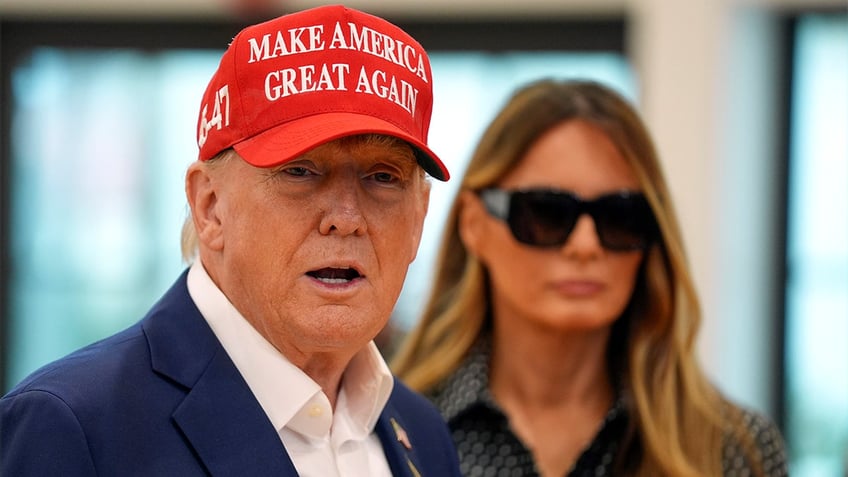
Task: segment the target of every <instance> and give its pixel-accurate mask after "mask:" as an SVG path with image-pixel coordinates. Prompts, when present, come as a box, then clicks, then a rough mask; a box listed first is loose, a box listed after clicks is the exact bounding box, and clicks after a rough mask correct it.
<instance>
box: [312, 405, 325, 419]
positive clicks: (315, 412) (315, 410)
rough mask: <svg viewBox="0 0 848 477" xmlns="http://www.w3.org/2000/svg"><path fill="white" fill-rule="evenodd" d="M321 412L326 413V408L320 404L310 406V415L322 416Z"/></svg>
mask: <svg viewBox="0 0 848 477" xmlns="http://www.w3.org/2000/svg"><path fill="white" fill-rule="evenodd" d="M321 414H324V409H323V408H322V407H321V406H320V405H318V404H313V405H311V406H309V417H320V416H321Z"/></svg>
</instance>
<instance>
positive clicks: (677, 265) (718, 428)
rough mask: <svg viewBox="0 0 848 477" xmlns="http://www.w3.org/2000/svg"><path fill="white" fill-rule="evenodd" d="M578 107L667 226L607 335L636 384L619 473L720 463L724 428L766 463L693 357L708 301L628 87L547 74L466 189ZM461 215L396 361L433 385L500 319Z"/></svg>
mask: <svg viewBox="0 0 848 477" xmlns="http://www.w3.org/2000/svg"><path fill="white" fill-rule="evenodd" d="M573 119H579V120H581V121H586V122H589V123H591V124H593V125H595V126H596V127H598V128H600V129H601V130H603V131H604V132H605V133H606V135H607V136H608V137H609V138H610V139H611V140H612V142H613V143H614V144H616V146H617V147H618V149H619V152H620V153H621V154H622V156H623V157H624V158H625V159H626V160H627V162H628V163H629V165H630V167H631V168H632V169H633V171H634V172H635V174H636V176H637V177H638V179H639V182H640V184H641V187H642V192H643V193H644V194H645V196H646V197H647V199H648V201H649V202H650V204H651V208H652V210H653V213H654V215H655V216H656V220H657V223H658V226H659V230H660V238H659V239H658V240H657V241H656V243H655V244H654V245H653V246H652V247H651V248H650V249H649V250H648V251H647V252H646V256H645V261H644V263H643V265H642V267H641V269H640V271H639V277H638V279H637V285H636V288H635V290H634V293H633V296H632V298H631V302H630V304H629V305H628V307H627V309H626V310H625V312H624V314H623V316H621V317H620V318H619V319H618V320H617V322H616V323H615V325H614V326H613V332H612V334H611V338H610V343H609V344H608V350H607V356H608V359H609V361H610V362H609V367H610V372H611V374H612V376H611V377H612V379H614V380H615V382H616V384H618V385H619V386H620V389H622V392H623V393H625V394H626V395H627V396H628V398H629V399H627V400H626V401H625V402H626V403H627V404H626V405H627V406H628V413H629V414H630V415H631V419H630V424H629V425H630V428H629V429H628V431H627V433H626V438H625V441H624V442H623V443H622V446H621V448H620V451H619V457H618V458H619V461H618V462H617V464H616V465H617V468H618V469H619V471H618V472H616V473H617V474H621V473H623V474H627V475H645V476H649V475H650V476H655V475H673V476H719V475H722V463H721V452H722V438H723V436H726V435H727V433H730V434H731V435H733V436H735V437H736V438H737V439H739V440H740V442H742V443H743V448H745V449H746V452H748V454H749V455H748V457H749V459H750V460H751V461H752V462H754V463H755V466H756V467H757V468H761V466H758V465H757V464H756V463H757V462H758V459H757V458H754V457H755V455H756V454H755V452H754V451H753V440H752V437H751V436H749V435H748V434H749V433H748V432H746V429H745V428H744V426H743V425H742V423H741V419H740V418H739V410H738V409H737V408H736V407H735V406H733V405H730V403H729V402H727V401H726V400H725V399H724V398H722V396H721V395H720V394H719V393H718V392H717V390H716V389H715V387H714V386H712V385H711V383H709V382H708V380H707V378H706V377H705V375H704V373H703V371H702V370H701V368H700V367H699V365H698V363H697V362H696V357H695V339H696V336H697V332H698V327H699V325H700V321H701V315H700V305H699V303H698V298H697V294H696V291H695V287H694V284H693V281H692V277H691V275H690V272H689V269H688V264H687V260H686V256H685V252H684V247H683V241H682V238H681V233H680V229H679V225H678V222H677V219H676V215H675V212H674V209H673V207H672V203H671V198H670V195H669V191H668V188H667V186H666V182H665V179H664V178H663V173H662V170H661V167H660V163H659V159H658V157H657V154H656V151H655V147H654V145H653V142H652V140H651V138H650V135H649V133H648V131H647V129H646V127H645V125H644V124H643V122H642V120H641V119H640V117H639V116H638V113H637V112H636V111H635V110H634V109H633V107H632V106H631V105H630V104H629V103H628V102H627V101H626V100H625V99H623V98H622V97H621V96H620V95H618V94H617V93H615V92H614V91H612V90H610V89H609V88H607V87H605V86H602V85H599V84H597V83H594V82H587V81H553V80H544V81H539V82H535V83H532V84H530V85H528V86H526V87H524V88H523V89H521V90H519V91H518V92H516V94H515V95H514V96H513V97H512V98H511V99H510V100H509V102H508V103H507V104H506V106H505V107H504V108H503V109H502V110H501V112H500V113H499V114H498V115H497V117H496V118H495V119H494V120H493V122H492V123H491V124H490V125H489V127H488V128H487V130H486V132H485V133H484V135H483V136H482V138H481V140H480V143H479V144H478V146H477V148H476V150H475V152H474V154H473V156H472V158H471V161H470V163H469V165H468V168H467V170H466V174H465V177H464V178H463V181H462V183H461V184H460V192H461V191H463V190H469V191H477V190H480V189H483V188H485V187H487V186H490V185H492V184H495V183H496V182H497V181H498V180H499V179H500V178H502V177H503V176H504V175H506V174H507V173H508V172H509V171H510V170H511V169H512V168H513V167H515V165H516V164H517V163H518V162H519V161H520V160H521V159H522V157H523V156H524V153H525V152H526V151H527V149H528V148H529V147H530V146H531V145H532V144H533V143H534V142H535V141H536V140H537V139H538V138H539V137H540V136H541V135H542V134H544V133H545V132H546V131H548V130H549V129H550V128H552V127H553V126H555V125H557V124H561V123H562V122H563V121H568V120H573ZM458 215H459V204H458V201H457V202H455V203H454V205H453V207H452V209H451V210H450V213H449V216H448V219H447V223H446V226H445V231H444V236H443V241H442V247H441V249H440V252H439V255H438V257H437V262H436V265H435V270H436V272H435V274H436V275H435V279H434V282H433V286H432V289H431V295H430V298H429V301H428V303H427V305H426V307H425V309H424V312H423V314H422V317H421V320H420V322H419V323H418V325H417V326H416V327H415V328H414V329H413V330H412V331H411V332H410V333H409V334H408V336H407V338H406V340H405V342H404V343H403V345H402V346H401V348H400V349H399V351H398V353H397V355H396V356H395V358H394V360H393V362H392V366H393V370H394V371H395V372H396V373H397V374H398V376H399V377H400V378H401V379H403V380H404V381H405V382H406V383H407V384H408V385H410V386H411V387H412V388H414V389H416V390H418V391H420V392H424V393H428V392H432V391H434V390H435V387H436V386H438V384H439V383H441V382H442V381H443V380H444V379H445V378H446V377H447V376H448V375H450V374H451V373H452V372H453V371H455V370H456V369H457V367H458V366H459V365H460V364H461V362H462V360H463V359H464V358H465V356H466V355H467V353H468V351H469V349H470V348H471V347H472V345H473V344H474V343H475V342H476V341H477V340H478V338H479V337H480V335H481V334H483V333H486V332H487V331H488V330H489V328H490V327H491V326H492V323H491V318H490V312H491V310H490V307H491V304H490V303H489V301H488V294H487V293H488V292H487V289H486V287H487V272H486V270H485V268H484V266H483V265H482V264H481V263H480V261H479V260H477V259H476V258H475V257H474V256H473V255H471V254H469V253H468V252H467V250H466V249H465V247H464V245H463V243H462V241H461V239H460V237H459V232H458Z"/></svg>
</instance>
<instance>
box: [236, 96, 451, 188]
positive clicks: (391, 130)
mask: <svg viewBox="0 0 848 477" xmlns="http://www.w3.org/2000/svg"><path fill="white" fill-rule="evenodd" d="M357 134H386V135H388V136H393V137H396V138H398V139H402V140H404V141H406V142H407V143H409V145H410V146H412V148H413V150H414V152H415V156H416V159H417V160H418V164H419V165H420V166H421V167H422V168H423V169H424V171H426V172H427V173H428V174H429V175H431V176H433V177H434V178H436V179H438V180H440V181H447V180H448V179H449V178H450V173H449V172H448V170H447V168H446V167H445V165H444V163H443V162H442V161H441V159H439V157H438V156H437V155H436V154H435V153H433V151H431V150H430V148H428V147H427V145H426V144H423V143H422V142H421V141H419V140H418V139H416V138H415V137H413V136H412V135H410V134H408V133H406V132H404V131H403V130H402V129H400V128H398V127H397V126H395V125H393V124H392V123H389V122H387V121H384V120H382V119H379V118H375V117H374V116H369V115H365V114H356V113H347V112H342V113H339V112H335V113H322V114H316V115H312V116H308V117H305V118H300V119H298V120H295V121H291V122H288V123H285V124H281V125H279V126H275V127H273V128H270V129H268V130H267V131H263V132H261V133H259V134H257V135H255V136H252V137H250V138H248V139H245V140H244V141H241V142H239V143H236V144H234V145H233V149H235V150H236V152H238V153H239V155H240V156H241V157H242V158H243V159H244V160H245V161H247V162H248V163H249V164H251V165H254V166H256V167H274V166H278V165H280V164H285V163H286V162H288V161H291V160H292V159H295V158H296V157H299V156H301V155H302V154H304V153H305V152H307V151H309V150H310V149H313V148H315V147H317V146H320V145H321V144H324V143H327V142H330V141H333V140H335V139H339V138H342V137H345V136H353V135H357Z"/></svg>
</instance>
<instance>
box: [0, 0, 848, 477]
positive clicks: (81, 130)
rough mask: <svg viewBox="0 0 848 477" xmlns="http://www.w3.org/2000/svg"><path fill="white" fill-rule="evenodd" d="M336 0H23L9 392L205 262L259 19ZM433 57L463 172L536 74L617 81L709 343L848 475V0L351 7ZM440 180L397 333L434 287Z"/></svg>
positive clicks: (7, 30) (720, 373) (786, 422)
mask: <svg viewBox="0 0 848 477" xmlns="http://www.w3.org/2000/svg"><path fill="white" fill-rule="evenodd" d="M321 3H322V2H317V1H307V0H298V1H283V0H147V1H145V2H136V1H130V0H74V1H69V0H2V1H0V249H1V250H2V253H1V254H0V391H3V392H5V391H6V390H8V389H9V388H10V387H11V386H12V385H14V384H15V383H16V382H18V381H19V380H20V379H22V378H23V377H24V376H25V375H26V374H28V373H29V372H31V371H33V370H34V369H35V368H37V367H38V366H41V365H42V364H44V363H45V362H47V361H49V360H52V359H55V358H58V357H60V356H62V355H64V354H66V353H68V352H70V351H72V350H73V349H76V348H78V347H80V346H82V345H84V344H87V343H89V342H91V341H94V340H96V339H99V338H101V337H104V336H106V335H108V334H111V333H113V332H115V331H117V330H119V329H122V328H124V327H126V326H128V325H130V324H132V323H134V322H135V321H137V320H138V319H139V318H140V317H141V316H142V315H143V314H144V312H145V311H146V310H147V309H148V308H149V307H150V305H151V304H152V303H153V302H154V301H155V300H156V299H157V298H158V297H159V296H160V295H161V294H162V293H163V292H164V291H165V289H166V288H167V287H169V286H170V284H171V283H172V282H173V280H175V278H176V276H177V274H178V273H179V272H180V271H181V270H182V269H183V268H184V267H185V264H184V263H182V261H181V259H180V253H179V230H180V227H181V225H182V221H183V219H184V217H185V214H186V205H185V198H184V194H183V188H182V185H183V182H182V181H183V173H184V171H185V168H186V167H187V165H188V164H189V163H190V162H191V161H193V160H194V159H195V157H196V154H197V148H196V145H195V142H194V141H195V132H194V129H195V124H196V117H197V109H198V106H199V101H200V96H201V94H202V91H203V88H204V87H205V84H206V81H207V80H208V79H209V77H210V76H211V74H212V72H213V71H214V69H215V68H216V66H217V61H218V59H219V57H220V55H221V53H222V52H223V50H224V48H226V45H227V43H228V42H229V40H230V39H231V38H232V37H233V36H234V35H235V33H237V32H238V31H239V30H240V29H241V28H242V27H243V26H245V25H247V24H248V23H252V22H254V21H255V20H259V19H266V18H270V17H272V16H276V15H278V14H282V13H285V12H289V11H293V10H299V9H302V8H306V7H311V6H315V5H318V4H321ZM348 5H350V6H353V7H356V8H360V9H363V10H366V11H369V12H371V13H375V14H379V15H381V16H384V17H386V18H388V19H390V20H392V21H393V22H395V23H397V24H399V25H401V26H402V27H403V28H404V29H406V30H407V31H408V32H410V33H411V34H412V35H413V36H414V37H416V38H417V39H418V40H419V41H420V42H421V43H422V45H423V46H424V47H425V48H426V49H427V50H428V51H429V52H430V53H431V58H432V64H433V77H434V88H435V107H434V113H433V120H432V127H431V132H430V142H431V146H432V148H433V150H435V151H436V152H437V153H438V154H440V156H441V157H442V158H443V159H444V160H445V162H446V163H447V164H448V167H449V169H450V170H451V173H452V175H453V176H454V177H457V178H458V177H460V176H461V175H462V173H463V170H464V167H465V164H466V161H467V160H468V158H469V155H470V152H471V150H472V149H473V147H474V145H475V143H476V141H477V139H478V137H479V135H480V133H481V132H482V128H483V127H484V126H485V124H486V123H487V122H488V121H489V120H490V119H491V117H492V116H493V114H494V112H495V111H496V110H497V109H498V108H499V107H500V105H501V104H502V102H503V101H504V100H505V97H506V96H507V95H508V94H509V93H510V92H511V91H512V90H513V88H515V87H516V86H517V85H518V84H520V83H523V82H526V81H528V80H531V79H536V78H540V77H546V76H550V77H560V78H566V77H582V78H593V79H596V80H598V81H601V82H604V83H606V84H608V85H610V86H612V87H614V88H616V89H617V90H619V91H620V92H621V93H622V94H624V95H625V96H626V97H628V98H629V99H630V100H631V101H633V102H634V104H636V105H637V107H638V109H639V110H640V111H641V112H642V114H643V115H644V117H645V119H646V121H647V123H648V125H649V127H650V128H651V130H652V132H653V134H654V137H655V138H656V141H657V146H658V148H659V151H660V154H661V157H662V158H663V163H664V166H665V169H666V174H667V178H668V180H669V182H670V185H671V189H672V194H673V196H674V199H675V201H676V205H677V208H678V213H679V214H680V216H681V223H682V226H683V229H684V238H685V240H686V245H687V247H688V252H689V257H690V262H691V265H692V267H693V270H694V275H695V280H696V284H697V286H698V289H699V292H700V295H701V298H702V301H703V307H704V317H705V319H704V324H703V328H702V331H701V336H700V341H699V343H698V347H699V348H698V352H699V356H700V358H701V360H702V362H703V364H704V366H705V367H706V369H707V371H708V373H709V375H710V376H711V377H712V379H713V380H714V381H715V382H716V384H717V385H718V386H719V387H720V388H721V389H722V390H723V391H724V392H725V393H726V394H728V395H729V396H731V397H732V398H733V399H735V400H737V401H739V402H740V403H742V404H744V405H746V406H749V407H751V408H755V409H758V410H760V411H762V412H764V413H766V414H768V415H769V416H771V417H772V419H774V420H775V421H776V422H777V423H778V424H779V425H780V427H781V429H782V430H783V432H784V433H785V436H786V438H787V441H788V444H789V448H790V459H791V466H792V469H791V471H792V475H793V476H797V477H813V476H827V477H830V476H845V475H848V470H846V469H847V468H848V3H846V0H708V1H686V0H523V1H520V2H516V1H505V0H490V1H484V0H394V1H391V2H389V1H386V0H350V1H349V2H348ZM457 183H458V181H454V182H449V183H447V184H443V183H436V184H435V185H434V188H433V194H432V199H431V212H430V215H429V216H428V218H427V222H426V224H425V237H424V240H423V245H422V248H421V251H420V253H419V256H418V259H417V260H416V261H415V262H414V263H413V265H412V267H411V268H410V271H409V275H408V279H407V284H406V287H405V288H404V291H403V293H402V296H401V299H400V301H399V303H398V306H397V309H396V313H395V316H394V318H393V322H392V324H393V326H395V327H396V328H397V329H398V330H400V331H401V332H403V331H404V330H406V329H408V328H409V327H410V326H411V325H412V324H413V323H414V322H415V320H416V319H417V312H418V311H419V310H420V308H421V307H422V302H423V300H425V299H426V294H427V291H428V286H429V281H430V276H431V273H432V270H431V264H432V260H433V256H434V254H435V253H436V244H437V242H438V239H439V236H440V234H441V228H442V222H443V221H444V218H445V216H446V213H447V209H446V208H447V206H448V204H449V203H450V201H451V199H452V198H453V195H454V193H455V186H456V185H457Z"/></svg>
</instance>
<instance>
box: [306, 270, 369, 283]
mask: <svg viewBox="0 0 848 477" xmlns="http://www.w3.org/2000/svg"><path fill="white" fill-rule="evenodd" d="M306 274H307V275H309V276H310V277H312V278H314V279H316V280H318V281H319V282H321V283H326V284H328V285H338V284H343V283H350V282H352V281H353V280H356V279H357V278H362V275H361V274H360V273H359V272H358V271H357V270H356V269H354V268H330V267H328V268H321V269H318V270H313V271H311V272H306Z"/></svg>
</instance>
